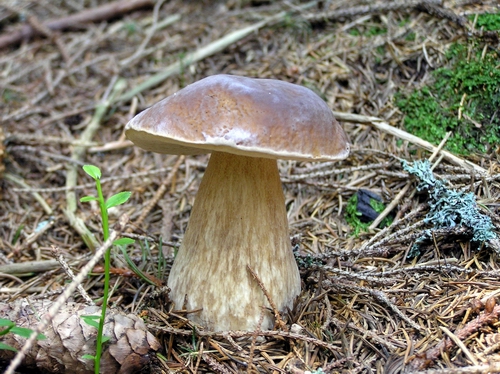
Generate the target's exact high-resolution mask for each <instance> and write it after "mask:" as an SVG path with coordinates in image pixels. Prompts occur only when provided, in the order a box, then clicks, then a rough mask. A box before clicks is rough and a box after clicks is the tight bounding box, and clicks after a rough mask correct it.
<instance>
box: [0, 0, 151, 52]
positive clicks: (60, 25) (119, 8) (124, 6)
mask: <svg viewBox="0 0 500 374" xmlns="http://www.w3.org/2000/svg"><path fill="white" fill-rule="evenodd" d="M153 4H154V1H153V0H121V1H115V2H113V3H109V4H105V5H102V6H100V7H95V8H92V9H87V10H84V11H82V12H80V13H77V14H72V15H70V16H67V17H63V18H59V19H55V20H51V21H47V22H45V23H43V24H41V25H40V26H41V27H43V29H45V30H52V31H56V30H66V29H74V28H75V27H82V25H83V24H85V23H90V22H99V21H104V20H107V19H110V18H113V17H117V16H119V15H122V14H125V13H129V12H131V11H133V10H136V9H139V8H144V7H147V6H153ZM39 34H40V28H34V27H33V26H32V25H24V26H23V27H21V28H20V29H18V30H16V31H14V32H11V33H10V34H7V35H2V36H0V48H5V47H7V46H9V45H12V44H15V43H19V42H21V41H22V40H24V39H29V38H31V37H33V36H35V35H39Z"/></svg>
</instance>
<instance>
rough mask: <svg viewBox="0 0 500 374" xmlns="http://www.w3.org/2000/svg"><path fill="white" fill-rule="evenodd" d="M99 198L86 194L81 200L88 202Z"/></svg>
mask: <svg viewBox="0 0 500 374" xmlns="http://www.w3.org/2000/svg"><path fill="white" fill-rule="evenodd" d="M97 200H98V199H97V197H95V196H84V197H82V198H81V199H80V202H82V203H87V202H89V201H97Z"/></svg>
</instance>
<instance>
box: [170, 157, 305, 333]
mask: <svg viewBox="0 0 500 374" xmlns="http://www.w3.org/2000/svg"><path fill="white" fill-rule="evenodd" d="M247 265H248V266H250V267H251V268H252V269H253V270H254V271H255V273H256V274H257V275H258V277H259V278H260V280H261V281H262V283H263V284H264V287H265V288H266V289H267V291H268V292H269V294H270V296H271V298H272V300H273V301H274V303H275V304H276V306H277V307H278V309H280V310H284V309H285V308H286V307H290V308H291V307H292V304H293V300H294V299H295V297H296V296H297V295H298V294H299V293H300V276H299V272H298V269H297V265H296V263H295V259H294V257H293V253H292V250H291V244H290V238H289V232H288V221H287V215H286V209H285V199H284V195H283V190H282V187H281V182H280V178H279V173H278V167H277V163H276V160H272V159H265V158H255V157H247V156H238V155H233V154H227V153H220V152H214V153H213V154H212V156H211V158H210V162H209V164H208V167H207V170H206V172H205V175H204V177H203V180H202V182H201V184H200V188H199V191H198V194H197V196H196V200H195V203H194V205H193V209H192V212H191V217H190V220H189V224H188V227H187V230H186V233H185V235H184V239H183V241H182V245H181V247H180V248H179V252H178V254H177V257H176V258H175V261H174V265H173V267H172V270H171V272H170V276H169V280H168V286H169V287H170V289H171V292H170V296H171V298H172V300H173V301H174V303H175V305H176V308H178V309H180V308H183V307H186V308H187V309H188V310H196V309H200V308H202V309H203V310H202V311H201V312H196V313H190V314H189V315H188V316H189V318H190V319H192V320H193V321H195V322H197V323H199V324H201V325H203V326H205V327H206V328H208V329H210V330H214V331H220V330H253V329H255V328H257V326H258V322H259V319H260V317H261V314H262V313H264V319H263V324H262V326H261V327H262V329H269V328H272V326H273V315H272V313H271V312H270V311H269V309H266V310H265V311H264V312H263V308H262V306H266V307H269V303H268V302H267V299H266V297H265V295H264V293H263V291H262V289H261V288H260V287H259V285H258V284H257V282H256V281H255V279H253V278H252V276H251V275H250V274H249V272H248V270H247Z"/></svg>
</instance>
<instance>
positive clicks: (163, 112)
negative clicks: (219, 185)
mask: <svg viewBox="0 0 500 374" xmlns="http://www.w3.org/2000/svg"><path fill="white" fill-rule="evenodd" d="M125 132H126V135H127V137H128V138H129V139H130V140H132V141H133V142H134V143H135V144H136V145H137V146H139V147H141V148H143V149H145V150H148V151H153V152H157V153H168V154H187V155H193V154H202V153H209V152H212V151H220V152H228V153H234V154H238V155H244V156H254V157H265V158H280V159H293V160H304V161H306V160H312V161H335V160H341V159H344V158H346V157H347V155H348V154H349V142H348V139H347V137H346V135H345V133H344V131H343V130H342V128H341V127H340V125H339V124H338V122H337V121H336V120H335V118H334V117H333V114H332V111H331V110H330V108H329V107H328V105H327V104H326V103H325V102H324V101H323V100H322V99H321V98H320V97H319V96H318V95H317V94H315V93H314V92H313V91H311V90H310V89H308V88H306V87H303V86H299V85H296V84H292V83H288V82H283V81H278V80H274V79H254V78H246V77H239V76H233V75H225V74H221V75H214V76H210V77H207V78H205V79H202V80H200V81H198V82H196V83H193V84H191V85H189V86H187V87H185V88H183V89H182V90H180V91H179V92H177V93H175V94H173V95H171V96H169V97H167V98H166V99H164V100H162V101H160V102H158V103H156V104H155V105H153V106H152V107H150V108H148V109H146V110H144V111H143V112H141V113H139V114H138V115H137V116H135V117H134V118H133V119H132V120H131V121H130V122H129V123H128V124H127V126H126V128H125Z"/></svg>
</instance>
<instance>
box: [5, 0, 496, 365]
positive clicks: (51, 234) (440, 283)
mask: <svg viewBox="0 0 500 374" xmlns="http://www.w3.org/2000/svg"><path fill="white" fill-rule="evenodd" d="M99 3H104V2H103V1H94V2H92V4H93V5H94V6H95V5H97V4H99ZM371 3H374V4H379V5H381V6H384V5H383V4H385V2H379V3H378V2H371ZM494 3H495V2H494V1H491V2H488V1H485V2H481V3H479V2H474V1H470V2H467V1H466V2H464V1H451V2H448V3H447V6H448V8H446V11H443V10H442V9H441V8H438V9H441V11H440V12H429V11H428V10H429V8H426V6H430V5H429V4H431V5H432V3H431V2H423V1H422V2H418V3H417V2H409V3H406V4H404V5H402V6H400V7H398V8H397V9H395V10H386V11H383V12H378V13H373V10H372V11H371V12H368V13H361V12H359V9H357V8H353V7H355V6H358V5H364V4H365V3H363V2H362V1H347V0H339V1H333V2H329V1H321V2H319V1H318V2H317V3H313V5H312V6H311V7H307V8H302V9H299V7H300V6H301V4H295V3H292V2H267V1H252V2H246V1H234V0H228V1H219V2H214V3H213V4H210V2H203V1H188V2H182V1H178V0H172V1H169V2H166V1H165V2H159V3H157V7H156V9H157V12H158V13H157V14H158V16H157V18H155V13H154V11H153V9H152V8H149V9H148V8H146V9H141V10H137V11H134V12H132V13H129V14H126V15H125V16H124V17H123V18H116V19H113V20H111V21H108V22H101V23H96V24H91V25H87V26H85V27H83V28H82V29H81V30H78V31H64V32H54V33H51V35H49V38H41V37H36V38H33V39H31V40H27V41H24V42H22V43H21V44H20V45H16V46H11V47H8V48H4V49H3V50H2V54H1V56H0V66H1V69H0V71H1V72H2V74H1V77H0V78H1V81H0V89H1V94H2V101H1V102H0V114H1V116H2V117H1V118H2V128H0V130H2V129H3V131H4V136H5V140H3V139H2V134H1V133H0V140H3V142H0V175H1V170H2V167H3V165H5V172H4V173H3V180H1V181H0V185H1V190H0V196H1V198H2V200H1V201H0V217H1V219H0V261H1V263H2V264H5V265H10V264H12V263H24V262H27V261H43V263H44V264H46V261H49V260H52V258H53V254H52V252H51V250H52V248H53V247H56V248H57V249H58V251H59V253H60V254H63V256H64V258H65V260H66V262H68V263H69V264H70V265H71V266H72V267H73V268H74V269H79V268H81V267H82V266H83V265H84V264H85V263H86V262H87V261H88V258H89V252H90V251H89V249H88V248H87V246H86V245H85V243H84V240H83V239H82V236H81V230H80V231H79V230H78V228H77V227H75V226H76V224H75V223H74V222H72V221H71V217H73V215H72V214H74V217H76V218H78V219H80V220H81V222H83V223H84V224H85V226H86V228H88V230H89V231H90V232H92V233H95V234H96V235H97V237H98V238H97V241H100V239H99V235H98V233H99V232H100V221H99V215H98V212H97V207H95V206H89V205H88V204H87V205H84V204H80V203H76V201H77V200H74V196H72V193H68V191H70V192H74V193H75V194H76V195H75V196H76V197H78V198H79V197H81V196H84V195H88V194H91V193H92V192H93V187H92V186H93V185H92V184H90V183H89V182H90V180H89V179H88V178H86V177H85V175H84V173H82V172H81V168H80V166H81V165H83V164H84V163H91V164H95V165H97V166H99V167H100V168H101V169H102V170H103V174H104V176H105V178H104V180H103V186H104V190H105V191H107V192H108V193H109V194H112V193H116V192H118V191H122V190H129V191H132V198H131V199H130V201H129V202H127V204H125V205H124V206H123V207H120V208H119V211H117V212H116V214H115V215H114V216H112V218H113V220H117V219H118V216H119V215H121V214H122V213H126V214H127V215H128V216H129V217H130V221H129V222H130V223H129V225H130V226H129V230H128V231H129V233H131V234H134V235H136V236H137V235H138V236H139V237H140V238H142V242H143V243H148V245H147V247H148V250H147V251H145V252H146V253H147V255H146V256H143V255H142V254H143V253H144V252H141V248H140V247H139V246H138V245H137V246H135V247H134V249H133V254H132V257H133V259H134V261H136V263H137V265H138V266H140V267H141V268H142V269H143V271H145V272H149V273H150V274H155V275H157V266H158V250H159V248H158V244H157V243H158V238H160V237H161V238H162V240H163V242H164V245H163V252H164V253H165V255H167V256H168V262H167V268H166V269H165V270H166V271H165V274H167V273H168V268H169V266H170V264H171V261H172V258H173V252H174V248H175V247H176V246H177V244H178V243H179V242H180V241H181V240H182V235H183V232H184V230H185V228H186V223H187V220H188V216H189V211H190V207H191V205H192V203H193V200H194V197H195V194H196V191H197V186H198V183H199V181H200V177H201V175H202V173H203V170H204V167H205V165H206V161H207V157H206V156H201V157H197V158H195V157H186V158H183V159H182V160H181V161H180V162H179V163H178V164H176V163H177V161H178V157H176V156H160V155H156V154H151V153H147V152H143V151H142V150H140V149H138V148H135V147H133V146H131V145H130V144H128V143H127V142H125V141H124V139H123V138H122V130H123V127H124V125H125V124H126V123H127V121H128V120H129V119H130V118H131V117H132V116H133V115H134V114H135V113H136V112H137V111H138V110H141V109H143V108H145V107H147V106H149V105H151V104H153V103H154V102H156V101H158V100H159V99H161V98H163V97H165V96H167V95H169V94H172V93H174V92H176V91H177V90H178V89H180V88H181V87H183V86H185V85H187V84H189V83H192V82H194V81H196V80H198V79H201V78H203V77H205V76H207V75H211V74H217V73H229V74H240V75H246V76H255V77H261V78H276V79H283V80H286V81H290V82H293V83H299V84H302V85H305V86H307V87H310V88H312V89H313V90H315V91H316V92H318V93H319V94H320V95H321V96H322V97H324V98H325V100H326V101H327V103H328V104H329V105H330V107H331V108H332V109H333V110H336V111H340V112H346V113H347V112H353V113H357V114H362V115H367V116H376V117H379V118H382V119H383V120H384V121H386V122H388V123H390V124H391V125H393V126H396V127H399V126H400V124H401V120H402V115H401V113H400V112H399V110H398V109H397V108H396V107H395V105H394V102H393V98H394V94H395V93H396V92H398V91H402V90H405V89H408V88H409V87H415V86H416V87H419V86H420V85H423V84H425V83H426V82H428V80H429V79H430V72H431V71H432V70H433V69H434V68H436V67H439V66H441V65H442V63H443V54H444V52H445V51H446V49H447V47H448V46H449V45H450V44H451V43H452V42H454V41H457V40H462V41H464V42H465V34H466V31H465V29H464V27H463V26H461V25H460V20H461V19H459V18H457V17H456V16H453V15H462V14H470V13H477V12H479V13H481V12H487V11H495V10H496V11H498V8H496V7H495V5H494ZM321 4H323V6H329V8H328V9H323V8H320V5H321ZM84 5H85V6H88V4H87V2H83V1H62V0H59V1H40V2H28V1H20V2H13V4H12V5H11V6H9V8H7V10H6V11H5V9H4V11H5V13H3V15H2V18H1V19H0V22H2V25H3V29H2V32H3V33H9V32H12V30H13V29H14V28H15V27H16V26H17V24H18V22H17V20H18V18H19V16H20V15H23V16H24V17H31V16H32V17H36V20H38V21H39V22H44V21H45V20H47V19H52V18H61V17H63V16H65V15H68V14H72V13H76V12H79V11H81V10H82V8H83V7H84ZM348 8H349V9H351V10H352V11H351V12H350V13H349V12H348V13H347V14H345V15H344V16H343V17H341V18H337V17H336V14H337V13H335V12H338V11H339V10H342V9H348ZM432 9H434V8H432ZM283 10H286V11H290V12H291V13H290V15H289V16H287V17H285V18H284V21H283V22H278V23H276V22H269V24H267V25H266V26H264V27H262V28H261V29H260V30H259V31H257V32H253V33H251V34H249V35H247V36H246V37H244V38H242V39H240V40H236V41H234V42H232V43H231V44H230V45H228V46H227V47H226V48H224V49H223V50H222V51H220V52H216V53H212V54H210V55H208V56H206V57H204V58H203V59H201V60H200V61H197V62H194V63H191V61H189V60H186V56H190V53H191V52H193V51H197V50H199V49H201V48H202V47H203V46H206V45H208V44H209V43H211V42H213V41H216V40H218V39H219V38H221V37H223V36H224V35H227V34H228V33H230V32H232V31H235V30H239V29H242V28H243V27H245V26H249V25H252V24H255V23H256V22H259V21H261V20H263V19H265V18H266V17H269V16H272V15H275V14H277V13H279V12H280V11H283ZM327 11H328V12H330V13H328V12H327ZM332 12H333V13H332ZM429 13H431V14H429ZM173 16H175V17H173ZM169 17H173V18H170V23H169V24H167V25H165V24H163V25H162V21H163V20H166V19H169ZM327 17H328V18H327ZM166 23H168V22H166ZM152 27H153V29H152ZM377 28H378V29H380V28H384V29H386V30H387V32H386V33H384V34H380V35H376V34H377V33H376V32H374V30H377ZM354 29H356V30H357V31H356V32H352V30H354ZM373 33H375V35H372V34H373ZM410 33H412V34H411V37H408V36H409V34H410ZM474 35H476V34H474ZM475 37H478V36H477V35H476V36H475ZM146 41H147V43H145V42H146ZM492 47H493V48H498V45H493V46H492ZM179 61H181V62H182V64H181V65H182V66H181V69H180V72H179V73H175V74H172V75H170V76H168V77H165V79H162V80H161V82H159V84H157V85H154V86H152V87H150V88H148V89H146V90H144V91H142V92H138V93H137V94H136V95H134V99H133V100H130V99H127V100H113V101H111V102H108V104H109V105H108V107H107V108H106V111H105V114H104V115H103V116H102V117H101V118H95V117H94V122H92V118H93V116H94V114H95V112H96V108H97V106H98V105H99V103H101V104H102V103H103V102H105V100H106V99H108V98H109V97H110V95H112V93H111V91H112V89H113V87H115V83H116V82H117V79H118V77H119V78H123V79H125V82H126V87H124V88H123V90H122V91H121V93H120V94H123V95H124V96H126V95H127V93H129V92H130V90H132V89H133V88H134V87H135V86H136V85H138V84H139V83H141V82H145V81H147V80H148V79H149V78H150V77H151V76H154V75H155V74H158V73H161V72H162V71H163V69H165V67H167V66H169V65H170V64H174V63H178V62H179ZM122 97H123V96H122ZM96 119H97V121H96ZM91 123H92V124H93V125H95V126H96V127H95V129H94V130H95V131H94V132H93V133H92V132H87V135H86V137H87V136H88V135H89V134H90V138H85V139H83V143H84V144H82V134H85V131H86V129H88V126H89V124H91ZM343 125H344V128H345V129H346V131H347V132H348V134H349V136H350V139H351V141H352V143H353V145H354V150H353V152H352V154H351V156H350V157H349V158H348V159H347V160H345V161H344V162H338V163H335V164H328V163H323V164H313V163H310V164H309V163H295V162H282V163H281V164H280V171H281V175H282V179H283V181H284V187H285V192H286V199H287V207H288V215H289V222H290V227H291V235H292V236H293V243H294V245H295V250H296V252H297V258H298V261H299V265H300V270H301V275H302V280H303V292H302V294H301V296H300V298H299V299H298V300H297V303H296V306H295V307H294V309H293V310H291V311H290V312H289V313H288V314H287V315H285V316H283V317H284V318H285V320H287V322H288V325H287V328H289V331H287V330H286V329H283V330H279V331H278V330H276V331H269V332H258V333H241V332H227V333H210V332H206V331H202V330H199V329H195V328H194V327H193V326H192V325H191V324H190V323H189V322H188V321H187V320H186V319H185V314H183V313H181V312H179V313H177V312H173V311H172V310H171V309H170V306H169V304H168V303H166V302H165V300H166V296H165V295H166V294H165V291H164V290H162V289H161V288H158V287H157V288H154V287H152V286H147V285H146V284H145V283H144V282H142V281H140V280H138V279H136V278H134V277H127V276H125V275H123V274H122V272H120V269H123V268H125V267H126V265H125V263H124V261H123V260H121V259H120V257H119V256H117V257H116V258H115V260H114V264H113V266H115V267H116V268H117V270H116V275H114V276H113V278H112V282H113V295H112V301H111V302H112V304H113V305H115V306H117V307H120V308H123V309H124V310H126V311H128V312H132V313H144V315H145V316H146V321H147V323H148V328H149V329H150V331H151V332H153V333H154V334H155V335H156V336H158V337H160V338H161V339H162V342H163V344H164V352H163V355H164V357H165V358H166V359H165V360H163V359H158V360H155V361H154V364H153V367H152V368H151V372H158V373H160V372H166V373H168V372H186V373H190V372H220V373H238V372H244V371H247V372H265V373H284V372H291V373H303V372H305V371H306V370H316V369H318V368H322V369H323V370H324V372H328V373H330V372H331V373H336V372H349V373H358V372H360V373H398V372H402V371H403V370H405V369H406V370H408V371H416V370H423V369H426V368H433V369H442V370H441V371H439V372H441V373H462V372H463V373H476V372H477V373H479V372H486V371H490V372H500V367H498V362H499V361H500V352H499V348H500V344H499V343H498V342H499V341H500V338H499V336H500V331H499V325H498V322H497V316H498V314H499V313H500V307H499V306H498V305H496V302H495V300H497V298H498V293H499V281H498V279H499V275H500V269H499V266H498V254H497V253H495V251H494V250H492V249H491V248H488V247H481V248H478V247H477V245H475V244H474V243H471V242H470V241H469V238H470V235H469V233H468V232H467V230H461V229H454V230H441V231H438V232H436V233H435V234H434V236H433V241H432V242H429V243H426V244H425V245H423V246H422V247H421V255H420V256H419V257H417V258H413V259H408V258H407V256H406V254H407V252H408V251H409V248H410V247H411V245H412V244H413V242H414V241H415V240H416V239H417V238H418V237H420V235H421V233H422V230H424V229H425V228H428V226H427V225H426V224H425V223H424V222H423V218H424V216H425V213H426V211H427V206H426V203H425V201H426V200H425V195H422V194H419V193H417V192H416V189H415V187H416V182H415V180H414V179H413V178H410V177H409V175H408V174H407V173H406V172H405V171H404V170H403V169H402V166H401V163H400V160H401V159H406V160H416V159H423V158H428V157H429V156H430V153H428V152H427V151H424V150H422V149H421V148H419V147H417V146H415V145H413V144H410V143H408V142H400V141H399V139H398V138H396V137H394V136H392V135H389V134H386V133H382V132H381V131H379V130H376V129H374V128H373V127H371V126H369V125H368V124H360V123H347V122H346V123H344V124H343ZM113 142H114V143H113ZM2 144H3V145H2ZM110 144H111V145H112V146H109V145H110ZM106 145H108V146H106ZM82 146H83V148H82ZM2 147H5V154H2V152H3V149H2ZM78 150H80V151H81V153H80V154H79V153H78V152H79V151H78ZM495 157H496V158H495ZM436 160H437V162H436V168H435V170H434V171H435V173H436V175H438V176H439V177H440V178H446V179H447V180H448V181H449V182H450V186H451V187H453V188H457V189H462V190H464V191H471V192H473V193H474V194H475V195H476V196H477V199H478V201H479V202H480V204H481V206H482V208H481V211H482V212H483V213H484V214H488V215H489V216H490V217H491V218H492V220H493V223H494V224H495V226H496V228H497V231H498V228H499V227H500V210H499V209H500V208H499V204H498V202H499V196H500V185H499V179H500V167H499V163H498V154H497V155H496V156H495V154H491V155H474V156H471V157H470V158H469V161H472V162H473V163H475V164H477V165H480V166H482V167H483V168H484V169H486V170H488V173H486V174H484V175H481V174H479V173H477V172H471V171H470V170H466V169H463V168H460V167H457V166H454V165H451V164H448V163H447V162H445V161H442V160H441V159H440V158H439V155H438V156H437V157H436V159H435V160H434V161H436ZM71 168H73V170H77V171H78V173H77V179H76V183H75V184H76V185H75V186H71V183H68V170H70V169H71ZM172 169H174V171H176V172H175V173H172V175H171V176H170V178H167V176H168V175H169V174H170V173H171V171H172ZM165 181H167V182H165ZM67 186H69V187H70V190H69V189H68V187H67ZM162 186H163V187H162ZM405 186H407V187H406V193H404V195H403V196H398V198H399V202H398V204H397V208H396V210H395V212H396V213H395V215H396V219H395V222H394V223H393V224H392V225H391V226H390V227H389V228H387V229H384V230H383V231H380V230H379V229H377V230H375V231H371V232H368V233H362V234H361V235H360V236H359V237H355V236H352V235H351V230H352V229H351V228H350V227H349V226H348V225H347V224H346V222H345V219H344V213H345V210H346V202H347V200H348V199H349V198H350V197H351V196H352V195H353V194H354V193H355V192H356V191H357V190H358V189H359V188H366V189H369V190H371V191H373V192H376V193H378V194H379V195H381V196H382V197H383V198H384V201H385V202H391V201H392V200H393V199H394V198H395V197H396V196H397V195H398V193H399V192H400V191H401V190H402V189H404V188H405ZM160 187H161V191H162V193H163V194H162V195H160V196H158V195H157V191H158V189H159V188H160ZM74 203H76V205H75V206H74V208H71V204H74ZM148 205H149V206H150V207H151V208H152V209H151V211H150V212H149V214H147V215H145V216H143V217H141V213H142V212H143V210H144V209H145V208H146V207H147V206H148ZM72 209H73V211H72ZM68 210H69V213H68ZM139 217H141V220H140V221H138V219H139ZM44 224H46V226H43V225H44ZM52 265H53V266H50V267H49V268H48V269H47V268H44V269H43V270H40V271H39V272H37V271H36V270H35V271H33V270H32V269H31V270H30V273H29V274H24V275H20V274H19V273H17V274H7V273H9V266H4V267H2V270H1V271H2V274H1V277H0V287H1V288H0V289H1V291H2V294H1V299H2V301H3V302H12V301H13V300H16V299H19V298H24V297H29V296H40V295H43V296H44V297H47V298H55V297H56V296H57V294H58V292H60V290H61V289H62V288H63V287H64V285H65V283H66V282H67V281H68V279H67V276H66V274H65V273H64V271H63V270H62V269H61V267H60V266H58V265H57V264H55V265H54V264H53V263H52ZM13 275H16V276H15V277H14V276H13ZM163 279H165V278H163ZM84 288H85V289H86V290H87V292H88V293H89V294H90V296H91V297H92V298H93V299H97V298H99V297H100V295H101V290H102V279H101V277H100V276H98V275H95V276H92V277H89V278H88V279H87V281H86V283H85V284H84ZM74 299H75V300H77V301H81V300H82V298H81V297H80V296H79V295H75V296H74ZM194 329H195V330H194ZM444 339H448V341H447V343H446V344H442V342H443V341H444ZM440 343H441V344H442V345H439V344H440ZM457 343H460V344H461V345H460V346H458V345H457ZM436 347H438V348H436ZM426 355H427V356H426ZM488 365H496V366H490V367H489V369H485V367H487V366H488ZM459 368H462V369H459Z"/></svg>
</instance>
